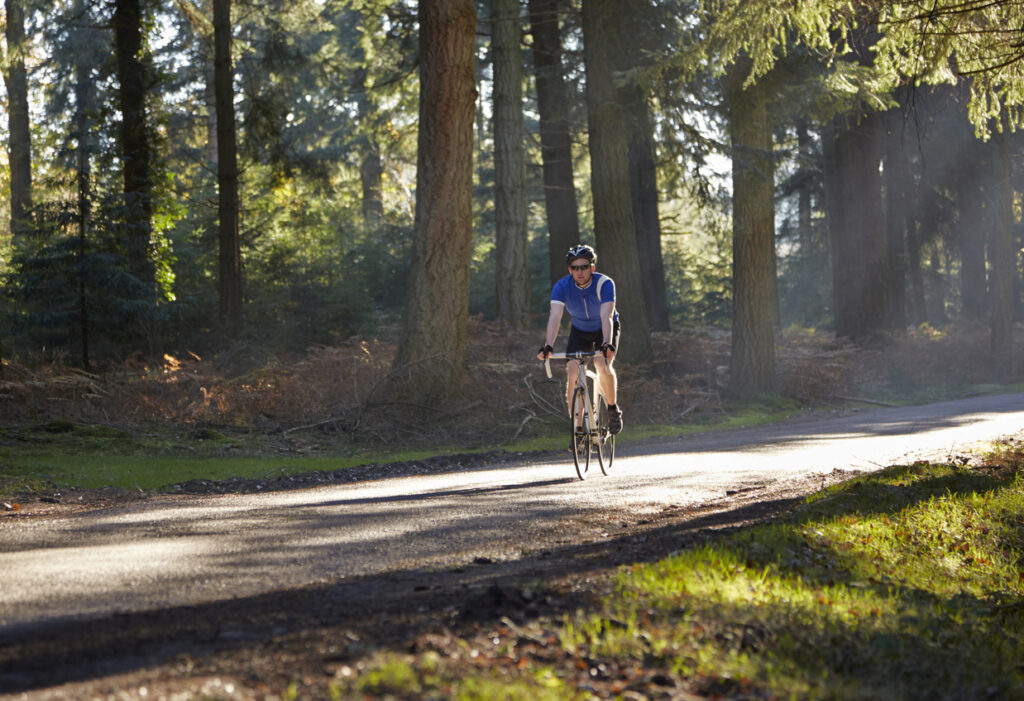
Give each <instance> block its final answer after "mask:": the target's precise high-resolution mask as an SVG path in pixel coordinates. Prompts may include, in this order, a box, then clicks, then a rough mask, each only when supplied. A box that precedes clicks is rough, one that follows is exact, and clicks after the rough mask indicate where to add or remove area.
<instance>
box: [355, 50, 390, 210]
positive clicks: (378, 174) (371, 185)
mask: <svg viewBox="0 0 1024 701" xmlns="http://www.w3.org/2000/svg"><path fill="white" fill-rule="evenodd" d="M360 54H362V51H360ZM366 77H367V69H366V67H365V66H361V67H360V68H357V69H356V94H357V95H358V96H359V97H358V100H357V103H356V104H357V107H358V109H359V130H360V132H362V133H361V135H360V138H359V145H360V149H361V151H362V161H361V162H360V164H359V180H360V183H361V185H362V191H363V196H362V211H363V222H364V223H366V224H371V225H374V224H380V223H381V222H382V221H383V219H384V196H383V192H384V164H383V163H382V161H381V157H380V146H379V145H378V143H377V139H376V136H375V135H374V132H373V122H374V117H375V116H376V112H377V105H376V104H374V102H373V100H371V99H370V95H369V93H368V92H367V85H366Z"/></svg>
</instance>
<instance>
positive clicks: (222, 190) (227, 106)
mask: <svg viewBox="0 0 1024 701" xmlns="http://www.w3.org/2000/svg"><path fill="white" fill-rule="evenodd" d="M213 44H214V49H213V73H214V86H215V88H216V91H215V98H214V102H215V104H216V108H217V156H218V157H217V203H218V206H217V212H218V215H219V217H218V219H219V225H218V234H219V236H218V241H219V257H218V273H219V278H218V282H219V284H218V292H219V298H220V300H219V301H220V318H221V320H222V322H224V323H226V324H227V327H228V333H229V334H232V335H233V334H234V333H236V332H237V331H238V329H239V327H240V326H241V323H242V249H241V242H240V240H239V239H240V236H239V226H238V220H239V216H238V210H239V202H238V149H237V144H236V136H235V90H234V84H233V83H234V80H233V71H232V68H231V0H213Z"/></svg>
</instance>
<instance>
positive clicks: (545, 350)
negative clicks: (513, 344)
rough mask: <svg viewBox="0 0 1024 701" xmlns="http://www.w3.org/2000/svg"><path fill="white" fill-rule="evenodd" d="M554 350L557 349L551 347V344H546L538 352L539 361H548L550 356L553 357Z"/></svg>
mask: <svg viewBox="0 0 1024 701" xmlns="http://www.w3.org/2000/svg"><path fill="white" fill-rule="evenodd" d="M554 350H555V349H554V348H552V347H551V344H549V343H546V344H544V345H543V346H542V347H541V349H540V350H539V351H537V359H538V360H546V359H547V357H548V356H549V355H551V353H552V351H554Z"/></svg>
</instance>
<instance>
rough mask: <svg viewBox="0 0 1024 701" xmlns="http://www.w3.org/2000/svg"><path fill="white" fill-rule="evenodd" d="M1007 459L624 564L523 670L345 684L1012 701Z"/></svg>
mask: <svg viewBox="0 0 1024 701" xmlns="http://www.w3.org/2000/svg"><path fill="white" fill-rule="evenodd" d="M1021 457H1024V448H1022V447H1021V446H1020V445H1017V446H1016V447H1012V448H1009V449H1007V448H1005V447H1004V448H1002V449H1000V450H993V451H992V454H991V455H990V456H989V459H988V463H987V464H986V465H985V466H983V467H982V468H979V469H965V468H962V467H957V466H949V465H930V464H915V465H911V466H903V467H894V468H889V469H887V470H883V471H880V472H878V473H875V474H873V475H868V476H864V477H861V478H858V479H856V480H853V481H850V482H847V483H844V484H840V485H837V486H835V487H832V488H830V489H828V490H825V491H823V492H820V493H818V494H815V495H813V496H811V497H809V498H808V499H807V500H806V502H805V503H804V504H803V505H802V506H801V507H800V508H799V509H797V510H796V511H795V512H794V513H793V514H792V515H790V516H789V517H786V518H784V519H782V520H779V521H777V522H773V523H769V524H764V525H759V526H754V527H750V528H742V529H738V530H735V531H733V532H731V533H728V534H723V535H721V536H709V537H708V538H707V540H706V541H705V542H703V544H701V545H697V546H693V547H686V548H682V549H680V550H679V551H678V552H675V553H673V554H671V555H669V556H666V557H664V558H663V559H661V560H658V561H656V562H652V563H649V564H634V565H631V566H626V567H623V568H621V569H620V570H619V571H618V573H617V574H616V575H615V576H614V579H613V581H612V583H611V587H610V589H608V590H606V593H605V594H604V595H603V597H602V598H601V599H600V600H599V602H598V603H596V604H594V605H592V606H591V607H590V608H588V609H581V610H579V611H577V612H576V613H575V614H571V615H567V616H565V617H564V618H563V619H562V620H561V621H560V622H558V621H554V622H547V623H545V622H538V624H537V625H539V626H541V627H543V628H548V627H553V628H554V629H555V630H557V631H560V633H558V634H557V635H556V636H554V637H553V638H552V643H553V645H554V646H555V647H556V648H560V652H559V651H558V650H552V647H551V645H550V644H544V645H543V655H544V656H543V659H533V660H531V661H530V663H529V664H523V659H522V658H520V659H519V664H517V665H515V666H513V667H508V666H505V667H502V666H501V665H500V664H498V658H495V659H492V660H491V661H490V662H489V663H484V662H479V663H477V664H470V665H467V664H466V663H465V660H460V659H457V657H458V655H456V656H455V657H454V658H451V659H449V658H447V657H446V658H439V657H437V656H436V654H434V653H427V655H422V654H421V655H419V656H417V655H415V654H408V653H402V654H399V653H388V654H389V655H391V656H384V657H377V658H375V659H372V660H370V661H369V662H368V663H367V664H366V666H365V667H364V668H363V669H361V670H360V673H359V675H357V679H356V680H355V681H354V682H353V684H354V685H355V686H352V685H348V686H346V687H344V688H345V689H347V690H350V691H351V690H354V689H358V690H360V691H362V692H363V693H367V694H370V695H373V692H374V691H382V690H384V687H381V686H380V684H381V681H380V680H382V679H392V680H393V682H392V686H388V687H387V690H388V692H389V693H397V695H398V696H399V697H411V696H409V694H412V695H413V696H418V695H422V696H423V697H430V696H437V697H440V698H488V697H491V698H499V697H500V698H518V696H516V695H515V694H514V693H513V692H511V691H506V690H508V689H517V688H520V687H517V686H516V684H524V685H526V687H525V688H528V689H531V690H534V689H535V687H534V686H533V685H534V684H536V683H537V682H538V680H540V679H545V680H548V683H549V684H551V685H552V686H551V688H554V689H555V690H556V693H557V694H559V695H560V697H561V698H573V696H574V694H575V695H580V696H582V697H584V698H588V697H592V696H591V694H592V692H593V689H591V688H590V687H589V685H587V684H586V683H585V682H581V676H582V677H583V678H587V674H586V672H583V673H582V674H581V672H580V669H581V667H580V666H579V665H580V664H584V665H585V666H584V667H583V668H582V669H584V670H586V669H594V668H598V667H605V666H607V668H609V669H614V670H617V672H616V674H618V675H619V678H618V679H612V680H611V681H610V682H609V686H608V687H607V688H606V689H605V691H608V689H611V690H612V692H615V690H617V689H625V688H627V686H628V684H629V683H630V680H636V679H641V680H642V679H646V678H650V677H651V675H653V674H655V673H656V674H660V675H664V678H669V677H670V681H668V682H666V683H667V684H669V685H670V686H671V685H674V686H676V687H679V688H685V689H687V691H688V692H691V693H693V694H696V695H701V696H721V697H725V698H733V697H736V696H741V697H745V698H792V699H819V698H835V699H861V698H901V699H940V698H950V699H953V698H956V699H960V698H1024V666H1022V665H1021V662H1020V660H1021V659H1024V570H1022V562H1024V478H1022V477H1021V475H1020V473H1019V466H1020V464H1021V460H1020V458H1021ZM1014 458H1016V459H1015V460H1014ZM582 598H585V597H582ZM581 600H582V599H581ZM462 645H463V646H464V647H466V646H469V645H470V643H469V642H463V643H462ZM497 654H499V655H503V654H505V653H500V652H499V653H497ZM518 654H522V653H521V652H520V653H518ZM512 656H513V657H515V654H513V655H512ZM558 659H561V660H563V663H562V664H557V663H553V662H552V660H558ZM396 664H397V665H399V667H397V668H396V667H390V665H396ZM516 670H519V671H518V672H517V671H516ZM527 670H528V671H527ZM397 679H401V680H402V681H401V684H400V685H399V684H397V682H395V681H394V680H397ZM495 680H498V681H499V682H500V686H497V687H490V686H487V685H489V684H492V683H495ZM399 688H401V689H404V691H399ZM541 688H548V687H544V686H542V687H541ZM482 689H486V692H484V691H480V692H477V691H475V690H482ZM403 693H404V694H405V696H403ZM531 693H533V692H531ZM598 696H599V697H604V696H603V695H602V694H598ZM611 697H614V693H613V696H611ZM537 698H543V697H542V696H540V695H538V696H537Z"/></svg>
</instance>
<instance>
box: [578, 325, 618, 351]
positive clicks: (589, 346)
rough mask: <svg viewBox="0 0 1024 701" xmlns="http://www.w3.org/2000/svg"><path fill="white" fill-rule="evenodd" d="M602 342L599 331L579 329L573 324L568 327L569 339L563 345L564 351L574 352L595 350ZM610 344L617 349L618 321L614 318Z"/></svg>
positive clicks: (601, 335) (602, 337)
mask: <svg viewBox="0 0 1024 701" xmlns="http://www.w3.org/2000/svg"><path fill="white" fill-rule="evenodd" d="M602 343H604V335H603V334H602V332H601V331H599V330H598V331H580V330H579V329H578V328H576V327H575V326H570V327H569V341H568V343H567V345H566V347H565V352H566V353H575V352H577V351H583V352H587V351H596V350H600V348H601V344H602ZM612 345H613V346H615V350H616V351H618V349H619V322H618V320H615V321H613V322H612Z"/></svg>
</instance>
